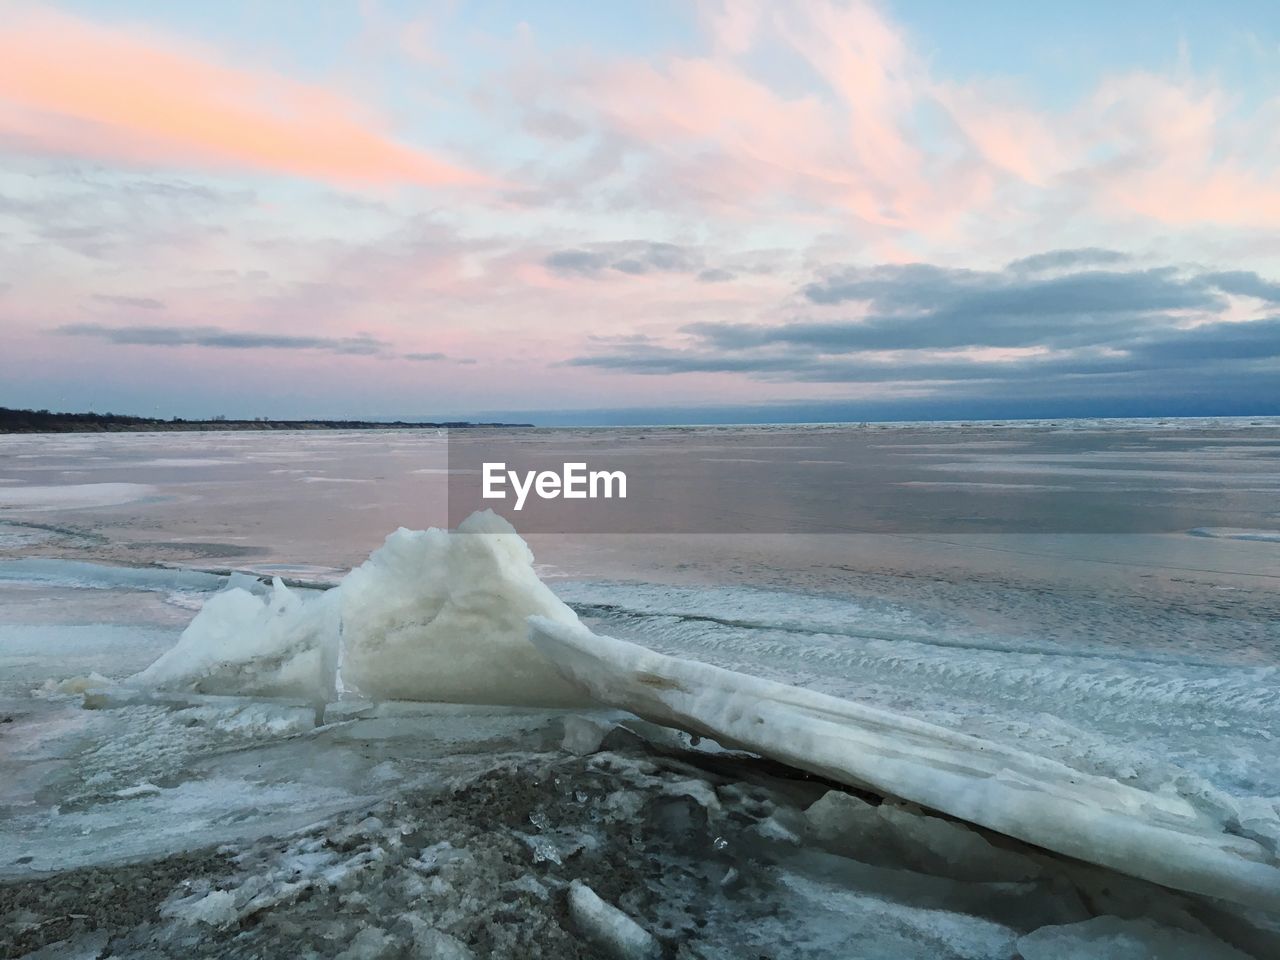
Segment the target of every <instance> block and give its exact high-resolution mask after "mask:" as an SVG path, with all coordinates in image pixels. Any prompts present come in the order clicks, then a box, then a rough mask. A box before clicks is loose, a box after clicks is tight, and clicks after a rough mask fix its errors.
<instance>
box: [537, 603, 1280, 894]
mask: <svg viewBox="0 0 1280 960" xmlns="http://www.w3.org/2000/svg"><path fill="white" fill-rule="evenodd" d="M530 626H531V631H530V639H531V640H532V641H533V643H534V645H536V646H537V648H538V649H539V650H541V651H542V652H543V653H544V654H545V655H546V656H547V657H548V658H549V659H550V660H552V661H553V662H554V663H555V664H556V666H557V667H559V669H560V670H561V671H562V672H563V673H564V675H565V677H566V678H568V679H570V680H572V681H573V682H575V683H577V684H579V685H580V686H581V687H582V689H583V690H584V691H586V692H587V693H589V694H590V695H591V696H592V697H594V698H595V699H596V700H597V701H599V702H600V703H603V704H608V705H611V706H614V707H618V708H621V709H625V710H631V711H633V712H634V713H637V714H639V715H640V716H642V717H645V718H647V719H650V720H653V721H656V722H658V723H665V724H668V725H670V726H675V727H679V728H680V729H683V730H686V731H688V732H690V733H694V734H697V735H700V736H708V737H712V738H714V739H716V740H718V741H719V742H720V743H722V744H724V745H726V746H738V747H741V748H744V749H747V750H752V751H754V752H756V753H760V754H763V755H766V756H769V757H773V758H774V759H777V760H780V761H782V762H784V763H787V764H790V765H792V766H795V767H798V768H800V769H803V770H808V771H811V772H813V773H817V774H820V775H823V776H826V777H830V778H831V779H833V780H837V781H840V782H842V783H846V784H850V785H852V786H859V787H864V788H870V789H871V790H874V791H875V792H877V793H880V794H883V795H887V796H891V797H899V798H902V799H904V800H908V801H911V802H913V803H918V804H921V805H922V806H925V807H928V808H931V809H934V810H939V811H942V812H944V813H947V814H950V815H951V816H954V817H958V818H959V819H961V820H967V821H969V822H972V823H976V824H979V825H981V826H985V827H987V828H989V829H992V830H995V831H998V832H1001V833H1004V834H1007V835H1009V836H1013V837H1017V838H1019V839H1021V840H1025V841H1027V842H1029V843H1034V844H1037V845H1039V846H1043V847H1047V848H1049V849H1051V850H1055V851H1057V852H1059V853H1063V854H1066V855H1068V856H1072V857H1077V858H1079V859H1082V860H1087V861H1090V862H1092V863H1097V864H1101V865H1103V866H1107V867H1110V868H1112V869H1115V870H1119V871H1121V872H1124V873H1128V874H1130V875H1133V876H1137V877H1141V878H1143V879H1146V880H1151V881H1154V882H1156V883H1160V884H1164V885H1166V886H1170V887H1174V888H1176V889H1180V890H1187V891H1191V892H1195V893H1201V894H1206V895H1208V896H1213V897H1219V898H1222V899H1226V900H1231V901H1235V902H1237V903H1240V904H1245V905H1251V906H1256V907H1261V908H1263V909H1269V910H1276V909H1280V863H1277V861H1276V859H1275V857H1274V856H1273V855H1272V854H1271V852H1270V851H1268V850H1267V848H1266V847H1265V846H1263V845H1262V844H1260V843H1258V842H1257V841H1255V840H1251V839H1248V838H1246V837H1241V836H1235V835H1232V834H1231V833H1229V832H1227V830H1226V829H1225V827H1224V825H1223V823H1222V822H1221V821H1220V820H1217V819H1214V818H1212V817H1210V816H1209V815H1208V814H1206V813H1205V812H1203V811H1201V810H1198V809H1197V808H1196V807H1195V806H1194V805H1192V803H1191V802H1190V801H1188V800H1187V799H1186V798H1183V797H1179V796H1174V795H1167V794H1157V793H1153V792H1150V791H1146V790H1142V789H1139V788H1136V787H1132V786H1128V785H1125V784H1122V783H1119V782H1118V781H1115V780H1112V779H1109V778H1106V777H1100V776H1095V775H1091V774H1087V773H1083V772H1081V771H1079V770H1075V769H1073V768H1071V767H1069V766H1067V765H1066V764H1063V763H1059V762H1057V761H1055V760H1050V759H1047V758H1044V757H1040V756H1037V755H1033V754H1029V753H1025V752H1023V751H1020V750H1017V749H1015V748H1012V747H1006V746H1003V745H1001V744H997V743H994V742H991V741H986V740H981V739H979V738H976V737H972V736H969V735H966V734H963V733H959V732H957V731H954V730H951V729H947V728H944V727H940V726H937V725H935V724H931V723H927V722H924V721H921V720H916V719H913V718H910V717H905V716H901V715H898V714H894V713H891V712H889V711H885V710H881V709H877V708H874V707H870V706H865V705H862V704H858V703H853V702H850V701H846V700H840V699H838V698H836V697H831V696H827V695H824V694H820V693H815V692H813V691H810V690H803V689H800V688H798V687H793V686H788V685H786V684H782V683H776V682H773V681H769V680H763V679H760V678H757V677H750V676H747V675H745V674H741V673H735V672H733V671H731V670H724V669H721V668H719V667H713V666H709V665H707V664H703V663H697V662H694V661H690V660H681V659H677V658H674V657H668V656H664V655H662V654H659V653H655V652H654V651H652V650H648V649H646V648H644V647H640V646H637V645H635V644H631V643H626V642H624V641H621V640H617V639H614V638H612V637H603V636H598V635H596V634H593V633H592V632H591V631H590V630H588V629H587V628H586V627H584V626H582V625H581V624H572V623H570V624H566V623H563V622H556V621H553V620H550V619H547V618H543V617H531V618H530Z"/></svg>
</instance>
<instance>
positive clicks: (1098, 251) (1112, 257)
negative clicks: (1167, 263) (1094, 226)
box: [1005, 247, 1130, 273]
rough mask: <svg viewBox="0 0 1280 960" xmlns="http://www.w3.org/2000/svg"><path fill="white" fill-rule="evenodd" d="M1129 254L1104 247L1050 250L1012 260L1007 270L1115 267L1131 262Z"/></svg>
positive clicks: (1035, 270)
mask: <svg viewBox="0 0 1280 960" xmlns="http://www.w3.org/2000/svg"><path fill="white" fill-rule="evenodd" d="M1129 259H1130V257H1129V254H1127V253H1121V252H1120V251H1119V250H1107V249H1104V248H1102V247H1077V248H1076V249H1074V250H1050V251H1048V252H1047V253H1036V254H1032V255H1031V256H1029V257H1022V258H1021V259H1019V260H1012V261H1010V262H1009V265H1008V266H1007V267H1006V268H1005V269H1007V270H1011V271H1013V272H1014V273H1041V272H1044V271H1049V270H1067V269H1071V268H1073V267H1105V266H1114V265H1115V264H1117V263H1124V262H1126V261H1127V260H1129Z"/></svg>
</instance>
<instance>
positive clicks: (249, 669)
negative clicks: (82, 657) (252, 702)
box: [128, 579, 338, 702]
mask: <svg viewBox="0 0 1280 960" xmlns="http://www.w3.org/2000/svg"><path fill="white" fill-rule="evenodd" d="M334 603H335V601H334V599H333V598H332V597H330V596H329V595H327V594H321V595H319V596H304V595H303V594H302V593H300V592H298V591H294V590H290V589H289V588H288V587H286V586H285V585H284V583H283V582H281V581H280V580H278V579H277V580H275V581H274V582H273V583H272V588H271V592H270V593H269V594H268V595H266V596H255V595H254V594H252V593H250V592H249V591H247V590H243V589H240V588H235V589H232V590H226V591H224V592H222V593H219V594H217V595H215V596H213V597H211V598H209V600H208V601H207V602H206V603H205V605H204V607H203V608H202V609H201V610H200V612H199V613H198V614H197V615H196V617H195V619H194V620H192V621H191V624H190V625H189V626H188V627H187V629H186V630H185V631H183V633H182V636H181V637H180V638H179V640H178V642H177V644H176V645H175V646H174V647H173V648H172V649H171V650H169V651H167V652H166V653H165V654H164V655H162V656H161V657H160V658H159V659H158V660H156V661H155V662H154V663H153V664H151V666H149V667H147V668H146V669H145V670H143V671H142V672H141V673H138V674H135V675H134V676H133V677H131V678H130V679H129V681H128V682H130V683H134V684H139V685H142V686H148V687H154V688H157V689H161V690H181V691H187V692H193V693H207V694H234V695H240V696H262V697H303V698H307V699H310V700H313V701H319V702H324V701H328V700H331V699H333V697H334V693H335V688H334V683H335V673H336V668H337V656H338V634H337V618H336V616H335V614H334V610H333V605H334Z"/></svg>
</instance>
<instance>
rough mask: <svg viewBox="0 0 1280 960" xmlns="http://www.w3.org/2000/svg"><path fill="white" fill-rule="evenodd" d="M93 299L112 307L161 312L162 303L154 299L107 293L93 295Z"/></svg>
mask: <svg viewBox="0 0 1280 960" xmlns="http://www.w3.org/2000/svg"><path fill="white" fill-rule="evenodd" d="M93 299H94V300H97V301H98V302H99V303H106V304H110V305H111V306H113V307H132V308H135V309H138V310H163V309H164V301H162V300H157V299H155V298H154V297H119V296H115V295H113V294H107V293H95V294H94V295H93Z"/></svg>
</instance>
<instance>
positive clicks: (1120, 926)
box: [1018, 917, 1249, 960]
mask: <svg viewBox="0 0 1280 960" xmlns="http://www.w3.org/2000/svg"><path fill="white" fill-rule="evenodd" d="M1018 952H1019V953H1020V954H1021V955H1022V956H1023V958H1024V960H1151V958H1152V957H1159V958H1160V960H1249V958H1248V957H1247V956H1246V955H1245V954H1243V953H1241V952H1240V951H1239V950H1237V949H1235V948H1234V947H1230V946H1228V945H1227V944H1225V943H1223V942H1222V941H1221V940H1215V939H1213V938H1211V937H1207V936H1202V935H1200V934H1196V933H1190V932H1188V931H1186V930H1178V929H1175V928H1173V927H1164V926H1161V925H1160V924H1158V923H1155V922H1154V921H1152V920H1121V919H1120V918H1119V917H1094V918H1093V919H1091V920H1084V921H1082V922H1080V923H1068V924H1063V925H1061V926H1053V927H1041V928H1040V929H1039V930H1036V931H1035V932H1034V933H1029V934H1027V935H1026V936H1025V937H1020V938H1019V939H1018Z"/></svg>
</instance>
